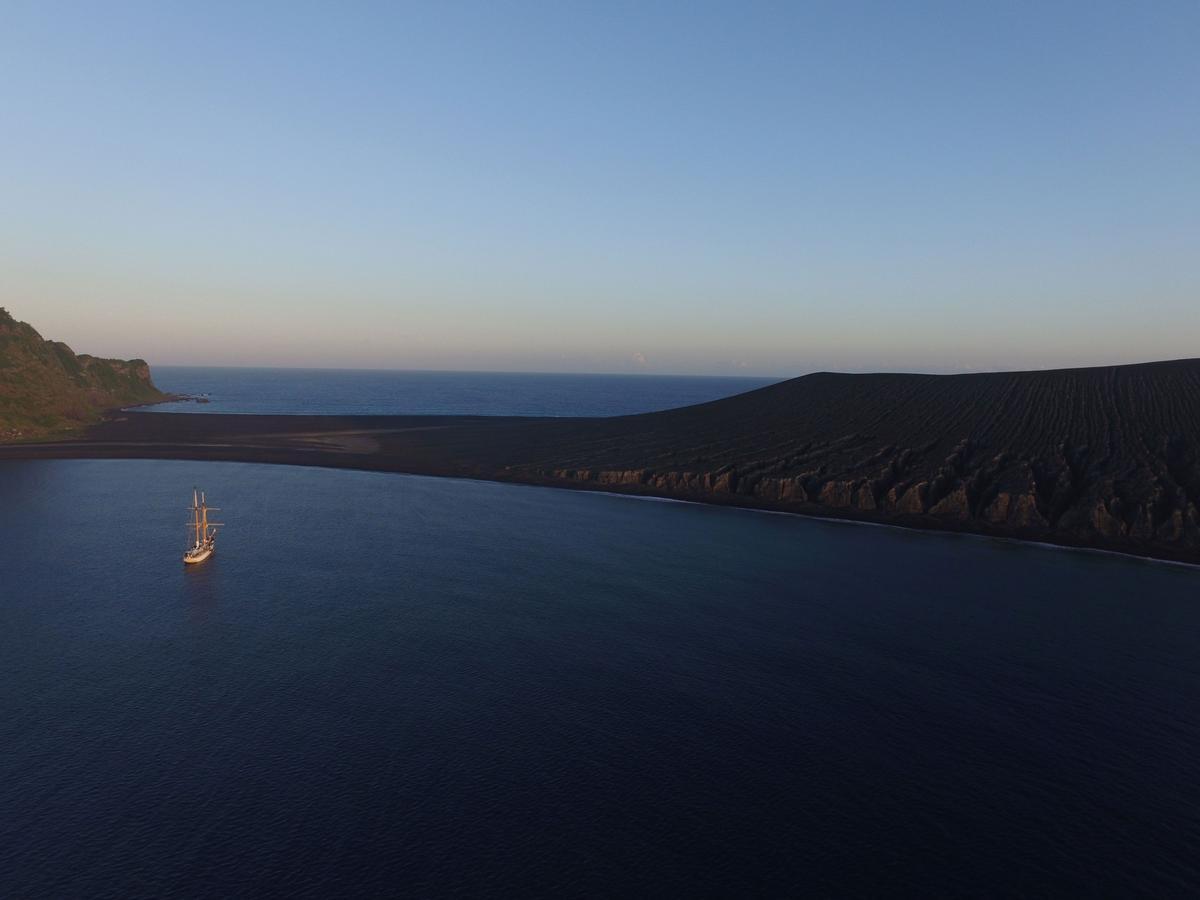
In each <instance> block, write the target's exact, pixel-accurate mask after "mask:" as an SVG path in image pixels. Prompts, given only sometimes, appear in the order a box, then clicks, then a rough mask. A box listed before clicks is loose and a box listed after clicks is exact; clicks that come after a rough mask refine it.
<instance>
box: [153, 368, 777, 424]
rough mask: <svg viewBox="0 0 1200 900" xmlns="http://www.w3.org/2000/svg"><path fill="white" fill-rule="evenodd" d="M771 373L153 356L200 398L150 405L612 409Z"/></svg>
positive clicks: (398, 410) (158, 377) (368, 410)
mask: <svg viewBox="0 0 1200 900" xmlns="http://www.w3.org/2000/svg"><path fill="white" fill-rule="evenodd" d="M777 380H778V379H772V378H729V377H723V376H720V377H718V376H711V377H709V376H680V375H549V374H530V373H520V372H517V373H513V372H381V371H360V370H349V369H229V368H184V367H178V366H155V367H154V381H155V383H156V384H157V385H158V386H159V388H161V389H162V390H164V391H168V392H170V393H176V394H189V395H195V394H206V395H208V397H209V400H210V402H209V403H201V404H197V403H191V402H185V403H164V404H159V405H157V406H154V407H153V409H154V411H155V412H207V413H262V414H281V415H289V414H307V415H332V414H337V415H477V416H620V415H627V414H630V413H642V412H653V411H655V410H660V409H671V408H673V407H677V406H689V405H691V404H693V403H703V402H705V401H708V400H716V399H718V398H720V397H728V396H731V395H733V394H741V393H743V392H745V391H750V390H753V389H754V388H757V387H762V386H763V385H767V384H771V383H772V382H774V381H777Z"/></svg>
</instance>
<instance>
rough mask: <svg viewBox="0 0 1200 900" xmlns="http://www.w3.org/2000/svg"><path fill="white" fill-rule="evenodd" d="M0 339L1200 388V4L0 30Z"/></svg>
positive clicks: (125, 12) (462, 12)
mask: <svg viewBox="0 0 1200 900" xmlns="http://www.w3.org/2000/svg"><path fill="white" fill-rule="evenodd" d="M0 209H2V215H0V271H2V272H3V279H2V281H0V304H3V305H6V306H8V307H9V308H10V310H11V311H12V312H13V313H14V314H15V315H16V316H17V317H18V318H23V319H26V320H28V321H31V322H33V323H34V324H35V325H37V326H38V327H39V329H40V330H41V331H42V332H43V333H44V334H46V335H47V336H51V337H55V338H59V339H63V340H67V341H68V342H69V343H71V344H72V345H73V346H75V347H76V349H79V350H86V351H89V352H94V353H102V354H110V355H122V356H124V355H139V356H145V357H147V358H148V359H150V361H151V362H152V363H159V364H168V363H204V362H207V363H213V364H262V365H317V366H355V367H357V366H365V367H386V368H471V369H516V370H542V371H545V370H549V371H634V370H639V369H643V370H645V371H663V372H695V373H732V372H745V373H762V374H774V375H789V374H798V373H801V372H805V371H810V370H813V369H831V368H832V369H842V370H882V369H907V370H923V371H956V370H962V369H987V368H1022V367H1046V366H1057V365H1075V364H1092V363H1096V364H1099V363H1110V362H1122V361H1134V360H1142V359H1154V358H1165V357H1179V356H1196V355H1200V302H1198V301H1200V3H1197V2H1195V0H1188V2H1178V3H1172V2H1152V3H1129V2H1125V3H1105V2H1080V3H1065V2H1052V0H1040V2H1033V3H1017V2H986V3H985V2H962V0H959V2H946V3H895V2H883V3H870V4H863V3H852V2H829V3H799V2H795V3H778V4H750V3H727V4H709V3H691V2H689V3H678V4H668V3H646V2H639V3H629V4H619V3H615V2H603V3H588V4H584V3H573V2H546V3H543V4H507V3H499V2H494V3H493V2H489V3H478V4H466V3H461V4H460V3H450V2H438V3H429V4H421V5H405V4H399V3H381V4H368V3H323V4H318V3H299V2H288V3H279V4H271V3H229V4H224V3H216V2H204V3H190V4H184V3H166V2H150V3H144V4H126V3H117V2H114V3H104V4H101V3H81V4H60V3H54V2H46V0H37V2H30V3H24V2H21V3H12V2H7V3H0Z"/></svg>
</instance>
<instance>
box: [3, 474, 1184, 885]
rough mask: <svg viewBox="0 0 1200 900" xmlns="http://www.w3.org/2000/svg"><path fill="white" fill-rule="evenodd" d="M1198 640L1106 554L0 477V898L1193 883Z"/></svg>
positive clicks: (311, 491)
mask: <svg viewBox="0 0 1200 900" xmlns="http://www.w3.org/2000/svg"><path fill="white" fill-rule="evenodd" d="M193 484H199V485H201V486H202V487H204V488H205V489H206V490H207V491H208V492H209V495H210V497H211V498H212V499H213V501H215V502H216V503H217V505H219V506H221V507H223V511H222V513H221V516H222V518H223V520H224V521H225V522H227V523H228V527H227V529H226V531H225V533H224V535H223V536H222V537H221V539H220V543H219V552H218V554H217V556H216V557H215V558H214V559H213V560H212V561H210V562H209V563H208V564H205V565H203V566H201V567H198V568H189V569H185V568H184V566H183V565H182V563H181V561H180V554H181V552H182V549H183V543H184V530H183V528H182V523H183V519H184V517H185V513H184V510H183V507H184V506H185V505H186V501H187V500H188V498H189V492H190V489H191V486H192V485H193ZM1198 647H1200V572H1197V571H1196V570H1191V569H1186V568H1180V567H1171V566H1165V565H1157V564H1149V563H1141V562H1137V561H1132V560H1128V559H1122V558H1117V557H1106V556H1101V555H1093V554H1085V553H1078V552H1070V551H1059V550H1050V549H1044V548H1037V547H1027V546H1019V545H1014V544H1006V543H1000V542H992V541H986V540H979V539H972V538H965V537H953V536H938V535H929V534H915V533H908V532H903V531H897V530H888V529H880V528H872V527H861V526H853V525H846V524H834V523H823V522H818V521H810V520H804V519H799V518H794V517H787V516H775V515H767V514H761V513H754V512H743V511H737V510H728V509H715V508H705V507H700V506H689V505H684V504H676V503H665V502H647V501H638V500H631V499H627V498H620V497H611V496H605V495H598V494H583V493H571V492H563V491H555V490H548V489H538V488H527V487H516V486H507V485H496V484H485V483H475V482H469V481H454V480H438V479H427V478H419V477H408V476H397V475H387V474H375V473H360V472H348V471H324V470H317V469H305V468H290V467H283V466H277V467H271V466H256V465H243V464H231V463H190V462H169V461H59V462H6V463H0V747H2V748H3V752H2V753H0V811H2V813H3V814H2V815H0V896H5V897H30V896H48V897H73V896H123V895H137V896H150V897H163V896H191V895H205V896H212V897H230V896H237V895H241V894H246V893H254V892H257V893H264V892H270V893H276V894H279V895H283V896H321V897H325V896H347V895H355V894H374V895H380V894H385V895H409V896H428V895H444V894H459V895H465V896H480V895H484V894H491V895H497V894H504V895H515V896H522V895H555V896H560V895H607V896H672V895H674V896H694V895H708V896H711V895H743V894H766V895H774V896H796V895H801V894H818V895H828V894H831V893H841V894H845V893H852V894H859V895H864V896H879V895H882V894H898V893H905V892H910V893H916V894H917V895H923V896H945V895H963V894H973V895H978V894H986V895H993V896H996V895H1016V894H1034V895H1047V894H1051V895H1059V896H1098V895H1105V896H1131V895H1138V894H1140V895H1146V896H1167V895H1180V894H1186V893H1195V892H1197V891H1200V869H1198V867H1200V853H1198V852H1197V848H1198V847H1200V753H1198V750H1200V654H1198V652H1197V648H1198Z"/></svg>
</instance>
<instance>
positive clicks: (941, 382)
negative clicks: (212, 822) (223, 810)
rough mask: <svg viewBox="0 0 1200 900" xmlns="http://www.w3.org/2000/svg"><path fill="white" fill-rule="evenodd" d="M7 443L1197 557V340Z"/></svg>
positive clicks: (127, 421) (152, 423)
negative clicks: (530, 405)
mask: <svg viewBox="0 0 1200 900" xmlns="http://www.w3.org/2000/svg"><path fill="white" fill-rule="evenodd" d="M8 449H9V451H16V452H18V453H20V451H21V450H23V451H24V452H23V453H20V455H24V456H33V455H71V456H80V455H89V456H95V455H104V456H186V457H199V458H212V459H257V460H262V461H274V462H292V463H310V464H318V465H334V466H350V467H355V468H368V469H385V470H392V471H412V472H427V473H433V474H446V475H471V476H476V477H483V478H495V479H503V480H511V481H522V482H530V483H540V484H556V485H560V486H564V487H582V488H593V489H595V488H599V489H604V490H616V491H622V492H629V493H641V494H651V495H657V496H671V497H680V498H686V499H695V500H702V501H706V502H718V503H731V504H736V505H746V506H760V507H767V508H774V509H786V510H793V511H796V512H804V513H812V514H820V515H834V516H842V517H849V518H856V519H866V520H871V521H885V522H894V523H897V524H904V525H911V526H915V527H932V528H942V529H952V530H962V531H973V532H979V533H984V534H998V535H1007V536H1013V537H1021V538H1029V539H1037V540H1047V541H1054V542H1057V543H1064V544H1072V545H1081V546H1095V547H1101V548H1108V549H1116V550H1123V551H1126V552H1132V553H1139V554H1143V555H1149V556H1158V557H1163V558H1170V559H1180V560H1185V561H1191V562H1200V512H1198V508H1200V360H1181V361H1176V362H1161V363H1147V364H1142V365H1133V366H1114V367H1106V368H1094V369H1064V370H1058V371H1047V372H1015V373H988V374H972V375H953V376H947V375H837V374H828V373H821V374H816V375H808V376H805V377H803V378H797V379H793V380H791V381H786V382H783V383H780V384H777V385H773V386H771V387H766V388H762V389H759V390H756V391H752V392H750V393H747V394H742V395H740V396H737V397H730V398H727V399H724V400H718V401H715V402H712V403H706V404H702V405H699V406H692V407H685V408H682V409H676V410H669V411H666V412H660V413H649V414H645V415H639V416H624V417H618V418H611V419H505V418H493V419H489V418H466V417H390V416H380V417H356V418H341V417H290V416H283V417H260V416H215V415H197V416H184V415H177V414H163V413H141V414H130V415H128V416H126V417H125V418H124V419H122V420H118V421H111V422H108V423H105V424H103V425H101V426H99V427H97V428H96V429H94V430H93V432H92V433H91V434H90V435H89V437H88V438H87V439H86V442H85V443H79V444H75V445H66V444H59V445H43V448H42V450H41V451H39V450H38V449H37V447H36V445H27V446H25V447H24V448H8ZM4 455H9V456H12V455H14V453H13V452H8V453H6V454H4Z"/></svg>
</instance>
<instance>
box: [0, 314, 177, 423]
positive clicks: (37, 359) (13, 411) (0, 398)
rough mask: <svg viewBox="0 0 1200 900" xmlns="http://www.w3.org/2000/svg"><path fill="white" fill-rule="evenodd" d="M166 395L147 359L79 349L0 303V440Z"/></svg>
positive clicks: (87, 419) (89, 420) (90, 418)
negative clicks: (110, 356) (47, 334)
mask: <svg viewBox="0 0 1200 900" xmlns="http://www.w3.org/2000/svg"><path fill="white" fill-rule="evenodd" d="M166 397H167V395H166V394H164V393H163V392H162V391H160V390H159V389H158V388H156V387H155V386H154V382H153V381H151V380H150V366H149V365H147V364H146V361H145V360H142V359H130V360H124V359H100V358H99V357H95V356H89V355H87V354H86V353H79V354H77V353H75V351H73V350H72V349H71V348H70V347H68V346H67V345H66V344H64V343H62V342H61V341H48V340H46V339H45V338H43V337H42V336H41V335H40V334H38V333H37V331H36V330H35V329H34V327H33V326H32V325H29V324H28V323H26V322H18V321H17V320H16V319H14V318H13V317H12V315H10V314H9V312H8V311H7V310H6V309H4V308H3V307H0V441H21V440H30V439H34V438H42V437H46V436H49V435H54V434H59V433H63V432H70V431H73V430H75V429H77V428H79V427H80V426H83V425H89V424H91V423H93V422H96V421H98V420H99V419H100V416H101V413H102V412H104V411H105V410H107V409H113V408H116V407H120V406H129V405H132V404H136V403H152V402H155V401H157V400H164V399H166Z"/></svg>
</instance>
